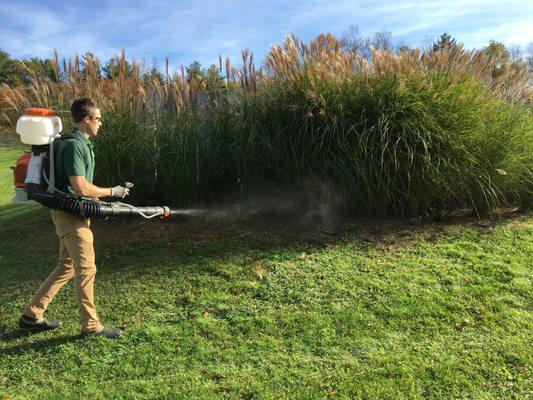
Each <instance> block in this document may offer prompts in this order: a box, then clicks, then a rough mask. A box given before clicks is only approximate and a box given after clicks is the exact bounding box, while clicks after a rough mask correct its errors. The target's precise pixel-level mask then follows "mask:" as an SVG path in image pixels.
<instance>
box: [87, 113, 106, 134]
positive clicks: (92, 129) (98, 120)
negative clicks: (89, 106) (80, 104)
mask: <svg viewBox="0 0 533 400" xmlns="http://www.w3.org/2000/svg"><path fill="white" fill-rule="evenodd" d="M85 118H86V123H87V128H88V129H87V132H86V133H87V134H88V135H89V136H92V137H95V136H96V135H97V134H98V129H100V126H101V125H102V116H101V114H100V109H99V108H95V109H94V112H93V113H92V114H91V115H90V116H88V117H85Z"/></svg>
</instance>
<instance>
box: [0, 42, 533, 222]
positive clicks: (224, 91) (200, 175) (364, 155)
mask: <svg viewBox="0 0 533 400" xmlns="http://www.w3.org/2000/svg"><path fill="white" fill-rule="evenodd" d="M125 62H126V61H125V55H124V53H123V54H122V56H121V57H120V59H119V60H118V63H117V64H118V65H119V71H118V74H117V76H116V77H115V78H114V79H104V78H102V77H101V76H99V73H98V69H97V66H96V63H95V62H94V60H93V59H92V58H91V57H90V56H88V57H86V58H85V59H83V60H80V59H78V58H76V59H75V60H74V61H71V62H69V63H66V62H64V65H63V70H64V71H66V74H65V78H64V79H63V80H61V82H59V83H53V82H50V81H49V80H46V79H42V78H38V77H35V80H34V83H33V84H32V85H31V86H30V87H23V88H8V87H6V86H4V87H2V88H1V89H0V90H1V92H0V94H1V95H2V101H3V104H4V107H5V108H7V111H6V112H5V115H4V116H5V117H6V118H11V120H13V118H14V117H16V116H17V115H18V114H20V112H21V111H22V109H23V108H24V107H26V106H30V105H31V106H48V107H53V108H56V109H58V110H59V111H60V115H62V117H65V118H66V121H64V122H68V109H69V106H70V103H71V101H72V99H74V98H76V97H79V96H82V95H83V96H85V95H87V96H92V97H94V98H95V99H96V100H97V101H98V102H99V103H100V104H101V105H102V108H103V115H104V119H105V123H104V125H103V127H102V129H101V132H100V134H99V136H98V137H97V147H96V152H97V159H98V163H97V180H98V181H99V182H100V183H101V184H114V183H117V182H121V181H124V180H129V181H134V182H135V183H136V184H137V189H138V190H136V196H137V198H136V201H138V202H141V203H142V202H153V201H154V200H160V201H165V202H167V203H169V204H172V205H173V206H183V205H192V204H196V203H198V202H200V201H204V200H213V199H219V198H225V197H227V196H228V195H235V194H237V195H238V196H240V197H241V198H243V199H249V198H253V197H254V196H256V195H257V194H258V193H265V190H267V191H272V190H279V191H284V190H291V191H297V190H298V189H299V188H302V189H305V188H307V187H309V182H315V183H316V184H317V185H322V184H326V185H327V187H329V188H331V190H332V191H334V192H335V194H336V195H337V196H339V197H341V198H342V199H343V200H344V201H345V202H346V203H347V204H349V205H350V207H351V209H352V210H353V212H354V213H357V214H360V215H374V216H385V215H399V216H406V215H438V214H440V213H441V212H443V211H445V210H456V209H464V208H469V209H471V210H473V211H475V212H477V213H491V212H494V210H496V209H497V208H498V207H501V206H505V205H510V204H513V205H517V204H518V205H521V206H522V207H524V208H528V207H530V205H531V195H532V188H533V180H532V169H533V116H532V113H531V104H532V102H531V99H532V96H531V94H532V92H531V84H530V82H531V76H530V75H529V74H528V73H527V71H526V70H525V69H524V68H523V67H521V66H520V65H519V64H517V63H508V64H506V65H504V66H501V65H497V66H496V65H495V61H494V60H492V59H491V58H490V57H489V56H488V54H487V53H486V52H484V51H467V50H464V49H462V48H461V47H457V48H455V49H451V48H449V49H445V50H442V51H430V52H421V51H420V50H418V49H414V50H411V51H408V52H402V53H399V54H394V53H392V52H388V51H373V52H372V58H371V59H370V60H368V59H365V58H363V57H362V56H361V55H359V54H354V53H346V52H344V51H342V50H341V49H340V47H339V42H338V41H337V40H335V39H334V38H333V37H332V36H330V35H320V36H319V37H317V38H316V39H314V40H312V41H311V42H310V43H309V44H305V43H303V42H301V41H299V40H298V39H297V38H295V37H294V36H292V37H288V38H286V40H285V42H284V44H283V45H278V46H274V47H273V48H272V49H271V51H270V52H269V54H268V56H267V57H266V60H265V63H264V65H263V68H262V69H261V70H258V69H256V67H255V65H254V62H253V57H252V55H251V54H250V53H248V52H247V51H244V52H243V60H242V63H241V66H240V67H239V68H234V67H232V66H231V63H230V61H229V60H228V59H226V62H225V71H224V72H225V73H224V72H222V64H223V63H222V60H220V68H219V71H211V73H210V74H206V75H191V74H185V72H184V71H182V72H181V74H175V75H174V76H173V77H170V76H169V74H168V72H167V74H166V75H167V76H166V79H165V81H164V82H163V83H161V82H160V81H157V80H155V79H154V80H146V79H144V80H143V79H141V77H140V74H139V69H138V66H137V65H136V64H135V62H133V63H132V64H133V74H129V75H128V74H126V68H125ZM55 64H56V66H57V65H58V64H59V62H58V57H57V55H56V59H55ZM167 65H168V63H167Z"/></svg>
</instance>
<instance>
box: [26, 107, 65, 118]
mask: <svg viewBox="0 0 533 400" xmlns="http://www.w3.org/2000/svg"><path fill="white" fill-rule="evenodd" d="M24 115H34V116H37V117H55V116H56V115H57V113H56V112H55V111H54V110H51V109H49V108H26V109H25V110H24Z"/></svg>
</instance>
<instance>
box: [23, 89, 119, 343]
mask: <svg viewBox="0 0 533 400" xmlns="http://www.w3.org/2000/svg"><path fill="white" fill-rule="evenodd" d="M70 111H71V114H72V118H73V120H74V128H73V129H72V131H71V132H70V133H68V134H67V135H65V136H63V137H62V138H61V141H60V144H59V147H58V148H57V150H56V151H57V152H56V153H55V171H56V175H55V176H56V188H57V189H59V190H61V191H63V192H70V193H72V194H75V195H77V196H82V197H87V198H92V199H93V200H95V201H98V198H99V197H106V196H112V197H120V198H124V197H125V196H126V195H127V194H128V193H129V189H127V188H125V187H122V186H115V187H113V188H103V187H98V186H96V185H93V175H94V165H95V163H94V153H93V150H92V149H93V144H92V143H91V142H90V141H89V138H94V137H96V135H97V134H98V129H100V126H101V125H102V117H101V115H100V109H99V107H98V106H97V105H96V103H95V102H94V101H93V100H92V99H88V98H83V99H78V100H76V101H74V103H72V107H71V110H70ZM51 215H52V220H53V222H54V225H55V229H56V233H57V236H58V237H59V263H58V265H57V267H56V268H55V269H54V270H53V271H52V273H51V274H50V275H49V276H48V278H47V279H46V280H45V281H44V283H43V284H42V285H41V287H40V288H39V290H38V291H37V293H36V294H35V295H34V296H33V298H32V299H31V301H30V302H29V304H28V305H27V306H26V309H25V311H24V314H23V315H22V316H21V317H20V319H19V326H20V327H21V328H22V329H25V330H30V331H42V330H49V329H55V328H59V327H60V326H61V325H62V322H61V321H58V320H46V319H44V318H43V314H44V312H45V310H46V308H47V307H48V304H50V302H51V301H52V299H53V298H54V296H55V295H56V293H57V292H58V291H59V289H61V287H62V286H63V285H64V284H65V283H67V282H68V281H69V280H70V279H72V278H74V282H75V283H74V286H75V289H76V297H77V301H78V309H79V313H80V319H81V330H82V336H91V335H100V336H104V337H106V338H117V337H119V336H120V335H121V334H122V330H120V329H118V328H108V327H105V326H103V325H102V324H101V323H100V320H99V319H98V316H97V315H96V310H95V305H94V296H93V287H94V276H95V274H96V265H95V263H94V260H95V255H94V247H93V234H92V232H91V229H90V220H89V219H88V218H82V217H81V216H76V215H72V214H68V213H64V212H61V211H55V210H51Z"/></svg>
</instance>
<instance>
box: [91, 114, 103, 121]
mask: <svg viewBox="0 0 533 400" xmlns="http://www.w3.org/2000/svg"><path fill="white" fill-rule="evenodd" d="M88 117H89V118H90V119H95V120H96V121H100V122H102V123H103V122H104V120H103V119H102V117H97V116H94V115H88Z"/></svg>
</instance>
